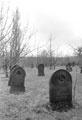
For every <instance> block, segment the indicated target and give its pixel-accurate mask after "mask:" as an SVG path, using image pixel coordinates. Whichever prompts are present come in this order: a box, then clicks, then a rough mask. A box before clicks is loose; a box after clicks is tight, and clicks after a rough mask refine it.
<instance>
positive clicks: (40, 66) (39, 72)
mask: <svg viewBox="0 0 82 120" xmlns="http://www.w3.org/2000/svg"><path fill="white" fill-rule="evenodd" d="M44 75H45V74H44V64H39V65H38V76H44Z"/></svg>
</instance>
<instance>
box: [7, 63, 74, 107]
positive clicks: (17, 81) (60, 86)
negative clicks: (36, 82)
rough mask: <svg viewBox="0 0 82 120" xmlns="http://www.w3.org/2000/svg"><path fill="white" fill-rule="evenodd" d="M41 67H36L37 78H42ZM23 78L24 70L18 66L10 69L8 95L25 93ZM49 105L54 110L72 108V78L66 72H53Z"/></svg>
mask: <svg viewBox="0 0 82 120" xmlns="http://www.w3.org/2000/svg"><path fill="white" fill-rule="evenodd" d="M43 68H44V66H43V65H41V64H40V65H39V66H38V70H39V73H38V76H43V75H44V71H42V70H43ZM25 76H26V73H25V71H24V69H23V68H22V67H20V66H18V65H15V66H13V67H12V68H11V73H10V79H9V82H8V85H9V86H11V87H10V93H16V92H25V86H24V82H25ZM49 103H50V106H51V107H52V108H54V109H56V108H58V106H59V107H62V108H63V107H65V106H68V107H72V77H71V75H70V73H69V72H68V71H67V70H64V69H60V70H57V71H56V72H54V73H53V74H52V76H51V78H50V81H49Z"/></svg>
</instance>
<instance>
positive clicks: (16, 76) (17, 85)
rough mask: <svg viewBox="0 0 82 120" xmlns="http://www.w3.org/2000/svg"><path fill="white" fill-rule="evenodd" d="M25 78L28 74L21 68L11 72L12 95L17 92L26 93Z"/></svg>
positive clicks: (15, 68) (18, 67)
mask: <svg viewBox="0 0 82 120" xmlns="http://www.w3.org/2000/svg"><path fill="white" fill-rule="evenodd" d="M25 76H26V73H25V71H24V69H23V68H22V67H20V66H16V67H14V68H13V69H12V71H11V75H10V78H11V80H10V81H11V82H10V86H11V88H10V93H15V92H25V86H24V82H25Z"/></svg>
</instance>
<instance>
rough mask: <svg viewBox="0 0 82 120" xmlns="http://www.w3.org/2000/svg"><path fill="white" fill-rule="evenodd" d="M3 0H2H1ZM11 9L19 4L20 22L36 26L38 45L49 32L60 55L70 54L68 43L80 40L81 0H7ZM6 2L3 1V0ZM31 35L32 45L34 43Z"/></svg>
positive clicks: (73, 43)
mask: <svg viewBox="0 0 82 120" xmlns="http://www.w3.org/2000/svg"><path fill="white" fill-rule="evenodd" d="M4 1H6V0H4ZM8 1H10V5H11V9H12V10H14V9H15V8H16V7H18V8H19V10H20V14H21V19H22V22H23V23H24V22H25V20H26V21H28V20H29V21H30V24H31V25H32V27H34V28H36V29H37V33H36V35H35V37H34V38H35V39H36V41H37V42H36V43H37V44H38V46H40V45H43V44H46V45H45V48H46V47H47V43H48V39H49V35H50V33H52V36H53V37H52V44H53V48H54V47H55V46H56V47H58V49H59V51H60V52H63V55H66V54H72V49H71V47H70V46H69V45H68V44H71V45H72V46H79V45H80V44H82V0H8ZM6 3H7V1H6ZM35 39H32V42H31V43H32V45H33V44H34V43H35Z"/></svg>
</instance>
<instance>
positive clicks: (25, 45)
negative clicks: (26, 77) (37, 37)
mask: <svg viewBox="0 0 82 120" xmlns="http://www.w3.org/2000/svg"><path fill="white" fill-rule="evenodd" d="M33 34H34V31H33V32H30V31H29V23H28V24H27V26H26V27H25V28H24V29H22V28H21V25H20V14H19V10H18V9H16V11H15V13H14V15H13V26H12V38H11V40H10V66H12V65H14V64H16V63H18V62H19V60H20V57H21V56H23V57H24V56H26V55H28V54H29V53H30V52H32V51H30V49H29V40H30V39H31V37H32V36H33Z"/></svg>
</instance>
